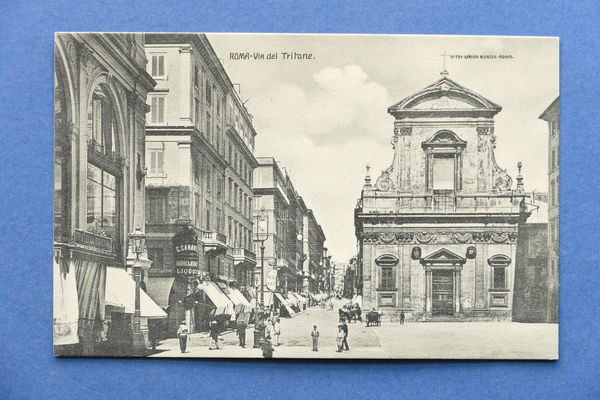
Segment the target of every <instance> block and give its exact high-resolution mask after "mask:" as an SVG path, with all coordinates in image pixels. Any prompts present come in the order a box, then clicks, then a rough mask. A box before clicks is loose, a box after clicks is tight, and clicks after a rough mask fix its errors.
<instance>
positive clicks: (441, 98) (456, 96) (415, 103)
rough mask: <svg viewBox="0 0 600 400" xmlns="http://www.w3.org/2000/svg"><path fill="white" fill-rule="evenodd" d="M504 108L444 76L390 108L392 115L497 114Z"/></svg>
mask: <svg viewBox="0 0 600 400" xmlns="http://www.w3.org/2000/svg"><path fill="white" fill-rule="evenodd" d="M501 109H502V107H500V106H499V105H498V104H496V103H494V102H492V101H490V100H488V99H486V98H485V97H483V96H481V95H480V94H477V93H475V92H473V91H471V90H469V89H467V88H465V87H464V86H461V85H459V84H458V83H456V82H455V81H453V80H451V79H450V78H448V77H446V76H444V77H443V78H441V79H439V80H438V81H436V82H434V83H433V84H432V85H430V86H427V87H426V88H424V89H421V90H420V91H418V92H417V93H414V94H412V95H410V96H408V97H406V98H404V99H402V100H401V101H399V102H398V103H396V104H394V105H393V106H391V107H389V108H388V112H389V113H390V114H392V115H395V116H399V115H398V114H400V115H401V114H402V113H409V112H421V113H423V112H431V111H446V112H451V111H455V112H463V113H464V112H465V111H469V110H471V111H479V112H485V113H487V114H492V115H493V114H496V113H498V112H499V111H500V110H501Z"/></svg>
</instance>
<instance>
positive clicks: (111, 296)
mask: <svg viewBox="0 0 600 400" xmlns="http://www.w3.org/2000/svg"><path fill="white" fill-rule="evenodd" d="M105 304H106V305H110V306H114V307H120V308H123V309H124V310H125V313H127V314H133V313H134V311H135V282H134V280H133V279H132V278H131V276H129V274H128V273H127V271H125V270H124V269H123V268H118V267H107V268H106V297H105ZM140 315H141V316H142V317H144V318H166V317H167V314H166V313H165V312H164V311H163V310H162V309H161V308H160V307H159V306H158V305H157V304H156V303H155V302H154V301H153V300H152V299H151V298H150V296H148V295H147V294H146V292H144V291H143V290H141V289H140Z"/></svg>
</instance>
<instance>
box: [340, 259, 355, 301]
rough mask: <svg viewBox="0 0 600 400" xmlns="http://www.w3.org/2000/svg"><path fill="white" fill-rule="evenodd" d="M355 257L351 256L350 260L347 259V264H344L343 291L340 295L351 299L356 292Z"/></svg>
mask: <svg viewBox="0 0 600 400" xmlns="http://www.w3.org/2000/svg"><path fill="white" fill-rule="evenodd" d="M356 271H357V259H356V257H352V258H351V259H350V261H348V265H347V266H346V270H345V271H344V291H343V294H342V296H343V297H345V298H347V299H352V298H353V297H354V295H356V294H357V292H356V283H357V275H356Z"/></svg>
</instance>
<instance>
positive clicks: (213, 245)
mask: <svg viewBox="0 0 600 400" xmlns="http://www.w3.org/2000/svg"><path fill="white" fill-rule="evenodd" d="M201 240H202V242H203V243H204V253H209V252H224V251H226V250H227V236H225V235H224V234H222V233H221V232H213V231H203V232H202V235H201Z"/></svg>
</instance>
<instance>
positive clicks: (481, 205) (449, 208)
mask: <svg viewBox="0 0 600 400" xmlns="http://www.w3.org/2000/svg"><path fill="white" fill-rule="evenodd" d="M526 197H527V195H526V194H524V193H514V192H509V193H456V192H453V191H434V192H433V193H423V194H414V193H409V194H404V193H399V194H395V195H388V194H386V195H379V194H377V195H365V196H363V198H362V199H361V200H362V201H361V202H359V204H358V205H357V209H356V210H357V213H358V214H359V215H362V216H365V217H369V216H373V215H381V214H388V215H397V216H402V217H411V216H413V217H416V216H420V217H423V218H427V217H435V218H445V217H457V216H469V215H470V216H511V217H517V216H519V215H522V214H523V213H524V212H525V210H524V209H523V200H524V199H525V198H526Z"/></svg>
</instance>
